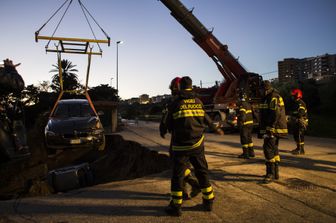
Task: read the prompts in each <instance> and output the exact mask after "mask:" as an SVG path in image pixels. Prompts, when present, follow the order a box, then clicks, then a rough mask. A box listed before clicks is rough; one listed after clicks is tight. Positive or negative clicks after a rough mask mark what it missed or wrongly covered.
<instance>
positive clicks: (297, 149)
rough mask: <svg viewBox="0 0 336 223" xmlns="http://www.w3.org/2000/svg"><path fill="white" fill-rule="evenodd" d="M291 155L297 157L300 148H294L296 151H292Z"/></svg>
mask: <svg viewBox="0 0 336 223" xmlns="http://www.w3.org/2000/svg"><path fill="white" fill-rule="evenodd" d="M291 153H292V154H294V155H298V154H299V153H300V147H296V149H293V150H292V151H291Z"/></svg>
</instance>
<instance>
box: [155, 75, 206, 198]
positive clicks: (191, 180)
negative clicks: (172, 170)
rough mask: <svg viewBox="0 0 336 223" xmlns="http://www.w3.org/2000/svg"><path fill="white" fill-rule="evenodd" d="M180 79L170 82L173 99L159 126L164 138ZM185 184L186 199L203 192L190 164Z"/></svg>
mask: <svg viewBox="0 0 336 223" xmlns="http://www.w3.org/2000/svg"><path fill="white" fill-rule="evenodd" d="M180 81H181V78H180V77H175V78H174V79H173V80H172V81H171V82H170V85H169V89H170V91H171V95H172V100H171V101H170V102H169V103H167V104H166V106H165V108H164V109H163V112H162V117H161V122H160V127H159V129H160V136H161V137H162V138H165V135H166V134H167V133H168V129H167V116H168V107H169V104H170V103H172V101H173V100H174V99H176V98H177V97H178V92H179V91H180ZM171 146H172V143H171V142H170V146H169V156H170V157H171V158H172V155H173V154H172V150H171ZM187 183H188V184H189V185H190V186H191V192H190V194H189V193H188V191H187V190H186V187H185V185H186V184H187ZM183 185H184V190H183V199H184V200H189V199H190V198H192V197H196V196H197V195H198V194H199V193H200V192H201V190H200V186H199V183H198V180H197V179H196V178H195V177H194V176H193V175H192V173H191V166H190V164H189V165H188V166H186V169H185V171H184V180H183Z"/></svg>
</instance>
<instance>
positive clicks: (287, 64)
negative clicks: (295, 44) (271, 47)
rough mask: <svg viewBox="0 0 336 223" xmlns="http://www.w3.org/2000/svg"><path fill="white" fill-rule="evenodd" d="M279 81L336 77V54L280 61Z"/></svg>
mask: <svg viewBox="0 0 336 223" xmlns="http://www.w3.org/2000/svg"><path fill="white" fill-rule="evenodd" d="M278 72H279V82H292V81H295V82H299V81H303V80H306V79H312V78H313V79H315V80H322V79H329V78H330V79H332V78H336V54H332V55H331V54H324V55H321V56H316V57H307V58H303V59H298V58H285V59H284V60H283V61H278Z"/></svg>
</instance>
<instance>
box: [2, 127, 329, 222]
mask: <svg viewBox="0 0 336 223" xmlns="http://www.w3.org/2000/svg"><path fill="white" fill-rule="evenodd" d="M120 134H121V135H122V136H123V137H124V139H126V140H132V141H136V142H139V143H140V144H142V145H143V146H146V147H147V148H149V149H151V150H156V151H159V152H162V153H167V148H168V145H169V135H168V136H167V137H166V139H162V138H160V136H159V133H158V124H157V123H151V122H139V123H134V122H129V123H128V124H127V126H126V127H125V130H124V131H123V132H121V133H120ZM253 140H254V144H255V148H256V158H254V159H250V160H242V159H238V158H237V155H239V154H240V153H241V145H240V143H239V136H238V134H228V135H224V136H219V135H214V134H211V133H209V134H206V143H205V147H206V157H207V160H208V164H209V170H210V178H211V182H212V185H213V188H214V192H215V196H216V199H215V204H214V210H213V212H211V213H206V212H203V211H201V206H200V204H201V200H202V198H201V195H198V196H197V197H196V198H194V199H192V200H188V201H185V202H184V203H183V209H182V210H183V215H182V216H181V217H179V218H177V217H170V216H166V215H165V213H164V207H165V206H166V205H167V204H168V202H169V191H170V179H169V178H170V171H165V172H163V173H160V174H156V175H151V176H147V177H144V178H138V179H134V180H127V181H119V182H111V183H106V184H101V185H95V186H93V187H87V188H81V189H78V190H74V191H71V192H68V193H63V194H55V195H52V196H48V197H32V198H22V199H21V198H18V199H16V200H10V201H1V202H0V223H1V222H55V223H56V222H58V223H61V222H62V223H66V222H69V223H70V222H71V223H72V222H146V223H148V222H321V223H322V222H323V223H325V222H336V211H335V210H336V193H335V192H336V178H335V176H336V175H335V173H336V149H335V145H336V140H335V139H322V138H314V137H307V139H306V146H305V149H306V155H304V156H294V155H292V154H290V153H289V151H290V150H292V149H293V148H294V147H295V143H294V142H293V140H292V138H291V136H290V137H289V139H283V140H281V141H280V155H281V167H280V180H278V181H276V182H273V183H271V184H267V185H266V184H262V179H263V177H262V176H263V175H264V174H265V165H264V158H263V152H262V147H261V146H262V140H260V139H256V138H254V139H253ZM149 162H150V161H149Z"/></svg>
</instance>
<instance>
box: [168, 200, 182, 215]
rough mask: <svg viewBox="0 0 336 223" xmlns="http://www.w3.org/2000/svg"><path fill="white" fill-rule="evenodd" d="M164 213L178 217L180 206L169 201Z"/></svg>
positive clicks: (180, 212) (180, 211) (180, 213)
mask: <svg viewBox="0 0 336 223" xmlns="http://www.w3.org/2000/svg"><path fill="white" fill-rule="evenodd" d="M165 212H166V213H167V214H168V215H170V216H176V217H180V216H181V215H182V210H181V205H175V204H174V202H173V201H170V203H169V205H168V206H167V207H166V208H165Z"/></svg>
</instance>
